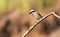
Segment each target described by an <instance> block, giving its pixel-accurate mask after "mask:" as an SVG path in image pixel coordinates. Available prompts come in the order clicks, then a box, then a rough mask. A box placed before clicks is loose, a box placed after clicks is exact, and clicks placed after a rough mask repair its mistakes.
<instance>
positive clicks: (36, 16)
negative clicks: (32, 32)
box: [29, 10, 42, 20]
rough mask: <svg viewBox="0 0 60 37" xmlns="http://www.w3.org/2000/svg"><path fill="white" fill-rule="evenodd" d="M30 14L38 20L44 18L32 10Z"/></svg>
mask: <svg viewBox="0 0 60 37" xmlns="http://www.w3.org/2000/svg"><path fill="white" fill-rule="evenodd" d="M29 14H32V15H33V16H34V17H35V18H36V19H37V20H39V19H40V18H42V16H41V15H40V14H39V13H38V12H36V11H35V10H30V13H29Z"/></svg>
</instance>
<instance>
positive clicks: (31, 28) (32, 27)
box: [22, 12, 60, 37]
mask: <svg viewBox="0 0 60 37" xmlns="http://www.w3.org/2000/svg"><path fill="white" fill-rule="evenodd" d="M50 15H54V16H55V17H57V18H60V16H58V15H56V14H55V12H51V13H49V14H47V15H46V16H44V17H43V18H41V19H40V20H38V21H37V23H35V24H34V25H33V26H31V27H30V28H29V30H28V31H27V32H26V33H24V35H22V37H26V36H27V35H28V34H29V33H30V32H31V31H32V30H33V29H34V28H35V27H36V26H37V25H38V24H39V23H40V22H42V21H43V20H44V19H46V18H47V17H48V16H50Z"/></svg>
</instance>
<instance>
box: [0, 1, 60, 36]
mask: <svg viewBox="0 0 60 37" xmlns="http://www.w3.org/2000/svg"><path fill="white" fill-rule="evenodd" d="M32 9H34V10H36V12H38V13H39V14H41V15H42V17H44V16H45V15H47V14H48V13H50V12H52V11H54V12H56V14H57V15H60V0H0V37H22V35H23V34H24V33H25V32H26V31H27V30H28V29H29V28H30V26H32V25H33V24H34V23H36V21H38V20H37V19H36V18H35V17H33V16H32V15H30V14H29V12H30V10H32ZM35 16H37V15H35ZM37 17H38V16H37ZM45 20H46V21H47V22H48V23H49V24H48V25H47V24H43V23H44V22H41V23H40V24H39V25H38V26H36V28H35V29H33V30H32V31H31V33H30V34H29V35H28V36H27V37H60V28H59V26H60V19H58V18H56V17H55V16H53V15H51V16H49V17H48V18H46V19H45ZM45 23H46V22H45ZM45 25H46V27H45ZM45 28H47V29H45ZM45 30H47V31H45ZM44 31H45V32H44ZM57 34H58V35H57ZM55 35H56V36H55Z"/></svg>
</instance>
